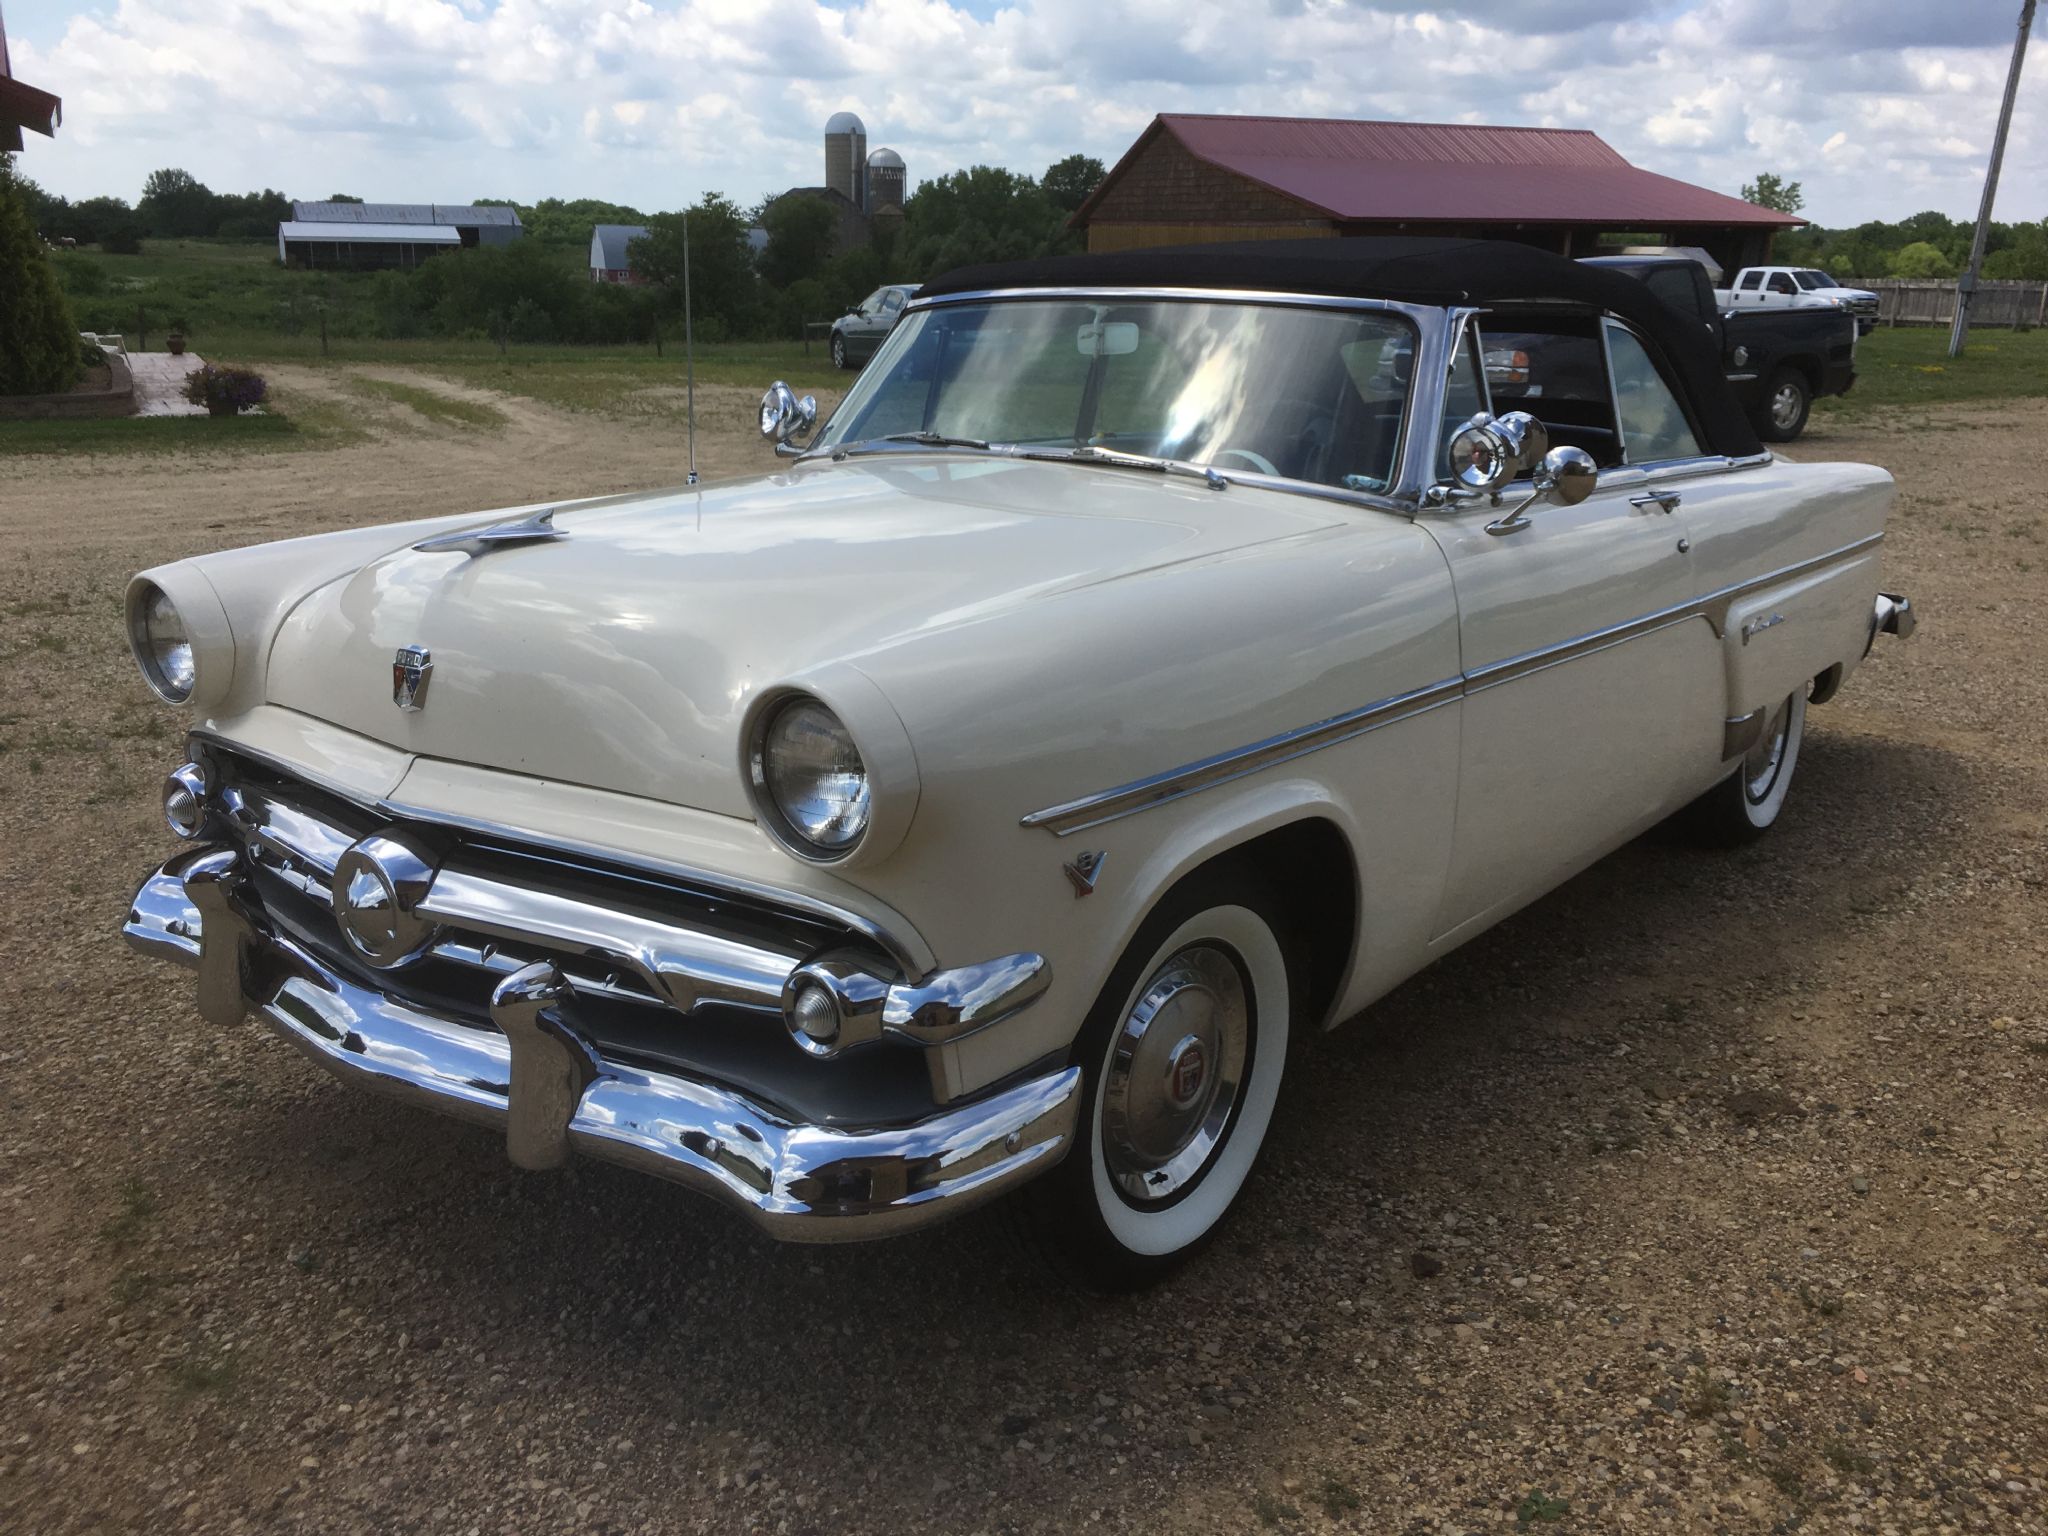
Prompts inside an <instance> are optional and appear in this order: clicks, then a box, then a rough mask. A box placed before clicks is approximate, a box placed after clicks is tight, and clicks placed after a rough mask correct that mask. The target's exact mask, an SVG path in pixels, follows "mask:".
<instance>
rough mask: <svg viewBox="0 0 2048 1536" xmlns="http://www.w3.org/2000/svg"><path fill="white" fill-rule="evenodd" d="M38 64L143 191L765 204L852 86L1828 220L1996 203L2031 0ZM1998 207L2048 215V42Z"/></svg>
mask: <svg viewBox="0 0 2048 1536" xmlns="http://www.w3.org/2000/svg"><path fill="white" fill-rule="evenodd" d="M6 10H7V20H8V35H9V39H10V42H11V43H12V45H13V51H14V67H15V73H16V74H17V75H18V76H20V77H21V78H23V79H25V80H28V81H30V82H32V83H34V84H36V85H40V86H42V87H43V88H44V89H46V90H53V91H55V92H57V93H58V94H59V95H61V96H62V97H63V98H64V112H65V123H64V127H63V129H62V131H61V132H60V134H59V137H58V138H57V140H56V141H54V142H52V141H49V140H43V139H36V138H31V141H30V144H29V148H28V152H27V154H26V155H25V156H24V166H23V168H24V169H25V170H26V171H27V172H28V174H29V175H31V176H33V177H34V178H35V179H36V180H38V181H40V182H42V183H43V184H44V185H45V186H47V187H49V188H51V189H52V190H53V191H58V192H62V193H65V194H67V195H69V196H73V197H79V196H90V195H93V194H95V193H101V192H110V193H115V194H117V195H120V196H124V197H129V198H131V199H132V198H133V197H135V196H136V195H137V193H138V191H139V190H140V187H141V184H142V179H143V178H144V177H145V176H146V175H147V174H148V173H149V172H150V171H151V170H153V169H155V168H157V167H159V166H166V165H177V166H182V167H184V168H185V169H186V170H189V171H191V172H192V173H193V174H194V175H196V176H198V177H199V178H200V179H201V180H202V181H205V182H206V183H208V184H209V185H211V186H213V187H215V188H217V189H219V190H224V191H244V190H248V189H251V188H255V187H260V186H272V187H277V188H279V189H280V190H283V191H286V192H289V193H291V194H292V195H294V196H302V197H318V196H324V195H326V194H327V193H330V192H337V191H342V192H352V193H355V194H357V195H359V196H364V197H370V198H379V199H387V200H392V201H442V202H453V201H459V200H466V199H469V198H472V197H478V196H495V197H512V198H517V199H519V200H521V201H532V200H534V199H537V198H540V197H546V196H559V197H582V196H587V197H603V198H609V199H612V200H615V201H620V202H626V203H632V204H635V205H637V206H640V207H643V208H650V209H651V208H660V207H673V206H676V205H678V204H680V203H683V202H686V201H688V200H689V199H691V198H693V197H695V196H697V195H698V194H699V193H701V192H703V191H706V190H717V191H722V192H725V193H728V194H729V195H731V196H733V197H735V198H738V199H739V200H740V201H742V202H746V203H751V202H753V201H755V200H757V199H758V198H760V197H761V196H763V195H764V194H767V193H770V192H774V191H778V190H780V189H781V188H783V187H787V186H790V185H793V184H799V183H808V182H816V181H818V180H820V179H821V178H822V165H821V161H822V151H821V149H820V146H819V136H820V132H821V129H822V125H823V123H824V120H825V118H826V117H827V116H828V115H830V113H832V112H833V111H835V110H837V109H839V108H842V107H847V108H851V109H853V110H854V111H856V112H858V113H860V115H861V116H862V118H863V119H865V121H866V123H867V126H868V135H869V143H870V146H871V147H877V148H878V147H881V146H883V145H887V146H889V147H890V148H893V149H895V150H897V151H898V152H900V153H901V154H902V155H903V156H904V158H905V160H906V161H908V163H909V166H910V172H911V179H912V183H913V185H914V184H915V183H916V182H917V181H919V180H921V179H923V178H925V177H928V176H932V175H937V174H939V173H941V172H944V171H948V170H953V169H957V168H958V167H960V166H963V165H969V164H973V163H975V162H977V161H987V162H991V163H995V164H1001V165H1008V166H1010V167H1013V168H1015V169H1018V170H1022V171H1027V172H1031V173H1034V174H1035V173H1037V172H1039V171H1042V170H1043V169H1044V167H1045V166H1046V165H1048V164H1050V163H1051V162H1052V161H1053V160H1055V159H1058V158H1059V157H1061V156H1063V155H1066V154H1069V153H1072V152H1074V151H1077V150H1079V151H1084V152H1086V153H1090V154H1094V155H1098V156H1100V157H1101V158H1102V159H1103V160H1104V161H1106V162H1107V161H1113V160H1114V159H1115V158H1116V156H1117V155H1118V154H1120V153H1121V152H1122V151H1123V150H1124V148H1126V147H1127V146H1128V145H1129V143H1130V142H1131V140H1132V139H1133V138H1134V137H1135V136H1136V134H1137V132H1138V131H1139V130H1140V129H1141V128H1142V127H1143V126H1144V124H1145V123H1146V122H1148V121H1149V120H1150V119H1151V117H1152V115H1153V114H1154V113H1155V112H1158V111H1163V110H1174V111H1196V112H1272V113H1302V114H1310V115H1327V116H1344V117H1390V118H1403V119H1409V120H1419V121H1467V122H1505V123H1529V124H1543V125H1551V126H1560V127H1575V128H1591V129H1593V130H1594V131H1595V132H1597V133H1599V134H1600V135H1601V136H1602V137H1603V138H1605V139H1606V140H1607V141H1608V142H1609V143H1611V144H1613V145H1614V146H1615V147H1616V148H1617V149H1619V150H1620V151H1621V152H1622V153H1623V154H1625V155H1627V156H1628V157H1629V158H1630V159H1631V160H1633V161H1635V162H1636V163H1637V164H1639V165H1643V166H1646V167H1648V168H1650V169H1652V170H1657V171H1661V172H1664V173H1665V174H1667V175H1672V176H1678V177H1682V178H1684V179H1685V180H1688V181H1695V182H1699V183H1701V184H1703V185H1706V186H1711V187H1715V188H1718V189H1720V190H1723V191H1727V192H1734V191H1735V190H1737V188H1738V187H1739V186H1740V184H1741V183H1742V182H1743V181H1745V180H1747V179H1749V178H1750V177H1752V176H1753V175H1754V174H1755V173H1756V172H1757V171H1759V170H1765V169H1770V170H1776V171H1778V172H1780V173H1781V174H1783V175H1785V176H1788V177H1790V178H1792V179H1794V180H1798V181H1801V182H1803V183H1804V185H1805V188H1806V195H1807V209H1806V211H1807V213H1808V215H1809V216H1810V217H1813V218H1816V219H1818V220H1820V221H1822V222H1824V223H1828V224H1853V223H1857V222H1860V221H1862V220H1864V219H1871V218H1898V217H1901V216H1903V215H1905V214H1908V213H1912V212H1915V211H1917V210H1919V209H1922V208H1938V209H1941V210H1942V211H1944V212H1947V213H1950V214H1953V215H1957V216H1967V215H1969V214H1971V213H1974V211H1975V209H1976V202H1977V197H1978V192H1979V189H1980V187H1981V184H1982V177H1983V173H1984V162H1985V157H1986V155H1987V153H1988V151H1989V147H1990V141H1991V132H1992V126H1993V123H1994V121H1995V119H1996V116H1997V109H1998V97H1999V93H2000V91H2001V90H2002V88H2003V84H2004V75H2005V65H2006V58H2007V54H2008V51H2009V49H2010V46H2011V40H2012V28H2013V24H2014V21H2015V19H2016V17H2017V14H2018V0H1793V3H1790V4H1787V3H1785V0H1450V3H1446V4H1439V5H1435V6H1428V7H1417V6H1401V5H1393V4H1383V3H1377V0H1371V3H1361V0H1232V3H1219V0H968V3H964V4H954V5H949V4H946V3H943V0H865V3H847V0H835V3H831V4H824V3H820V0H42V3H31V0H7V3H6ZM2031 64H2032V68H2031V70H2030V73H2029V77H2028V78H2027V79H2025V80H2023V82H2022V85H2021V92H2020V104H2019V113H2018V117H2017V119H2016V126H2015V130H2014V138H2013V143H2012V146H2011V148H2010V149H2009V151H2008V154H2007V160H2006V170H2005V176H2004V179H2003V182H2002V184H2001V194H2000V197H1999V204H1998V212H1999V216H2000V217H2002V218H2006V219H2020V218H2031V219H2038V218H2042V217H2044V216H2048V42H2040V41H2038V40H2037V46H2036V49H2035V57H2034V58H2033V59H2032V61H2031Z"/></svg>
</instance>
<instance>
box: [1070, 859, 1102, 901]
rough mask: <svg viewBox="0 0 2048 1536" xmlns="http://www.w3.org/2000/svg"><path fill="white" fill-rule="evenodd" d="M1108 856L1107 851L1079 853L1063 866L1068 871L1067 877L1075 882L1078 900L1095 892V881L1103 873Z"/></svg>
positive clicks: (1075, 895)
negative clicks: (1103, 866)
mask: <svg viewBox="0 0 2048 1536" xmlns="http://www.w3.org/2000/svg"><path fill="white" fill-rule="evenodd" d="M1108 857H1109V855H1108V854H1107V853H1077V854H1075V855H1074V857H1073V858H1072V859H1071V860H1069V861H1068V862H1067V863H1066V864H1064V865H1062V866H1061V867H1062V868H1063V869H1065V870H1066V872H1067V879H1068V880H1070V881H1072V882H1073V886H1074V897H1075V899H1076V900H1079V899H1080V898H1081V897H1083V896H1088V895H1092V894H1093V893H1094V891H1095V882H1096V880H1097V879H1098V878H1099V877H1100V876H1101V874H1102V865H1103V861H1104V860H1106V859H1107V858H1108Z"/></svg>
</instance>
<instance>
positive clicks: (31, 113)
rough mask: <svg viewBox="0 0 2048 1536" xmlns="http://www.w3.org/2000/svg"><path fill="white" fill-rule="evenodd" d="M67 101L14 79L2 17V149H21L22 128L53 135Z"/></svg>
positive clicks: (0, 56)
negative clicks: (8, 60)
mask: <svg viewBox="0 0 2048 1536" xmlns="http://www.w3.org/2000/svg"><path fill="white" fill-rule="evenodd" d="M63 107H64V104H63V103H62V102H60V101H59V100H58V99H57V98H56V97H54V96H52V95H51V94H50V93H49V92H48V91H39V90H37V89H36V88H35V87H34V86H32V85H24V84H22V83H21V82H20V81H19V80H17V79H15V78H14V71H13V69H12V67H11V66H10V65H9V64H8V62H7V18H6V17H5V16H0V150H11V149H19V148H21V130H22V129H24V128H33V129H34V130H35V131H36V132H37V133H41V134H49V135H54V134H55V133H56V132H57V124H58V123H59V122H60V121H62V120H63V116H64V111H63Z"/></svg>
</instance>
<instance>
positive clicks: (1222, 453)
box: [1209, 448, 1280, 475]
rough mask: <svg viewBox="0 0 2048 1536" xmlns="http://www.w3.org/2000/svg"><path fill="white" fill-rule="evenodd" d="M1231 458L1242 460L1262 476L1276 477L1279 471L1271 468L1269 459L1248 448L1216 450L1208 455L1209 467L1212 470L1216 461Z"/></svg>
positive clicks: (1271, 464) (1271, 463) (1271, 462)
mask: <svg viewBox="0 0 2048 1536" xmlns="http://www.w3.org/2000/svg"><path fill="white" fill-rule="evenodd" d="M1233 458H1235V459H1243V460H1244V461H1245V462H1246V463H1248V464H1250V465H1251V467H1252V468H1253V469H1255V470H1257V471H1258V472H1259V473H1260V474H1262V475H1277V474H1279V473H1280V471H1279V470H1277V469H1275V468H1274V467H1273V461H1272V460H1271V459H1269V458H1267V457H1266V456H1265V455H1264V454H1263V453H1253V452H1252V451H1251V449H1249V448H1218V449H1217V450H1216V451H1215V453H1213V454H1211V455H1210V457H1209V465H1210V467H1211V468H1212V469H1213V468H1215V467H1217V461H1218V460H1220V459H1233Z"/></svg>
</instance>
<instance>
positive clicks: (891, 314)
mask: <svg viewBox="0 0 2048 1536" xmlns="http://www.w3.org/2000/svg"><path fill="white" fill-rule="evenodd" d="M880 297H881V303H880V305H879V307H878V308H877V309H876V311H875V334H874V339H873V340H872V341H871V342H869V344H868V354H869V356H873V355H874V354H875V353H876V352H879V351H880V350H881V348H882V343H883V342H885V341H887V340H888V339H889V333H890V332H891V331H893V330H895V329H896V322H897V321H898V320H901V319H902V318H903V301H904V298H905V295H904V292H903V290H902V289H901V288H884V289H883V290H882V292H881V296H880Z"/></svg>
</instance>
